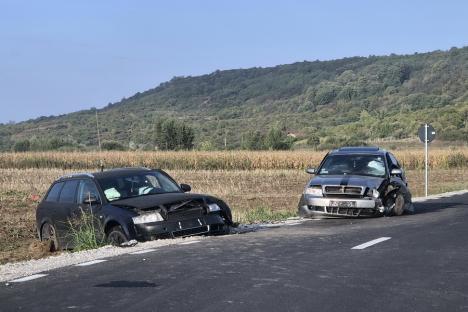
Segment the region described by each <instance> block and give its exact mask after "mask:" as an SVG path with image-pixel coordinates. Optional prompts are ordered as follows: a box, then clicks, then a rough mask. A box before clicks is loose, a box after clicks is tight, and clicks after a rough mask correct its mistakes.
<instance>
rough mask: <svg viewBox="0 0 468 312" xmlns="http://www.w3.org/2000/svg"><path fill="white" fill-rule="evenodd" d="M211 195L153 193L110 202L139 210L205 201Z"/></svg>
mask: <svg viewBox="0 0 468 312" xmlns="http://www.w3.org/2000/svg"><path fill="white" fill-rule="evenodd" d="M211 198H212V197H211V196H208V195H202V194H188V193H166V194H151V195H145V196H138V197H131V198H125V199H120V200H115V201H112V202H110V204H111V205H115V206H124V207H128V208H133V209H137V210H148V209H154V208H160V207H162V206H165V205H169V206H171V205H173V204H178V203H184V202H193V201H198V202H205V201H207V200H209V199H211Z"/></svg>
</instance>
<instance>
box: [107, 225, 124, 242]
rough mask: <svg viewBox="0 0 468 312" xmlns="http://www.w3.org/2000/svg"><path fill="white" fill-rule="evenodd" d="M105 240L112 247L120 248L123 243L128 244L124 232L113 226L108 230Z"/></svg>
mask: <svg viewBox="0 0 468 312" xmlns="http://www.w3.org/2000/svg"><path fill="white" fill-rule="evenodd" d="M106 240H107V242H108V243H109V244H111V245H113V246H120V245H122V244H123V243H126V242H128V238H127V235H125V232H124V231H123V229H122V227H121V226H120V225H117V226H114V227H112V228H111V229H110V230H109V233H107V235H106Z"/></svg>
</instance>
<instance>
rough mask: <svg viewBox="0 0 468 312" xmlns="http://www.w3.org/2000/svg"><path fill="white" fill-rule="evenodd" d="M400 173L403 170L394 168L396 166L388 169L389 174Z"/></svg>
mask: <svg viewBox="0 0 468 312" xmlns="http://www.w3.org/2000/svg"><path fill="white" fill-rule="evenodd" d="M402 173H403V171H402V170H401V169H396V168H394V169H392V170H391V171H390V174H391V175H401V174H402Z"/></svg>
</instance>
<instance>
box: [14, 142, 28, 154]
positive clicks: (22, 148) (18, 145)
mask: <svg viewBox="0 0 468 312" xmlns="http://www.w3.org/2000/svg"><path fill="white" fill-rule="evenodd" d="M30 148H31V143H30V142H29V140H22V141H17V142H15V145H14V146H13V150H14V151H15V152H27V151H29V150H30Z"/></svg>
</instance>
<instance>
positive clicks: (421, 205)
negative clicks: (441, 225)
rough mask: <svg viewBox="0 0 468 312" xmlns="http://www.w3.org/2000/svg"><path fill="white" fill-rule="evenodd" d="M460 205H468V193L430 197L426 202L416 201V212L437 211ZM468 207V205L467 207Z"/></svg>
mask: <svg viewBox="0 0 468 312" xmlns="http://www.w3.org/2000/svg"><path fill="white" fill-rule="evenodd" d="M457 206H458V207H459V206H468V195H467V194H462V195H455V196H452V197H447V198H439V199H430V200H428V201H425V202H418V203H414V210H415V211H414V214H422V213H429V212H436V211H438V210H443V209H449V208H454V207H457ZM467 208H468V207H467Z"/></svg>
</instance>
